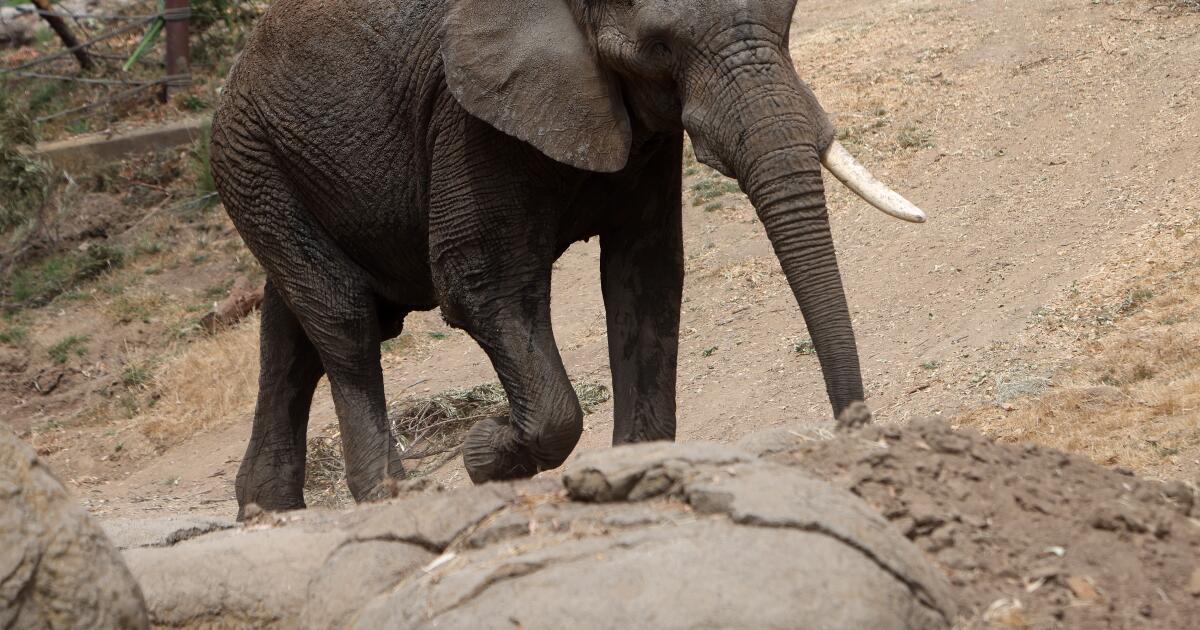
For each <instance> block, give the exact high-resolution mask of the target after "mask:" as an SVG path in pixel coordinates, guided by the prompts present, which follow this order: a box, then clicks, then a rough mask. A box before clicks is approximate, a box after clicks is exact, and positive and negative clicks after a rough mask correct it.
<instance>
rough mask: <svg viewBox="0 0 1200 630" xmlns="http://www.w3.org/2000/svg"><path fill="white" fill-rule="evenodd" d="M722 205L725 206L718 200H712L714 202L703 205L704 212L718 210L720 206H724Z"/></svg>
mask: <svg viewBox="0 0 1200 630" xmlns="http://www.w3.org/2000/svg"><path fill="white" fill-rule="evenodd" d="M724 207H725V206H723V205H722V204H721V202H720V201H714V202H712V203H710V204H708V205H706V206H704V211H705V212H716V211H717V210H720V209H721V208H724Z"/></svg>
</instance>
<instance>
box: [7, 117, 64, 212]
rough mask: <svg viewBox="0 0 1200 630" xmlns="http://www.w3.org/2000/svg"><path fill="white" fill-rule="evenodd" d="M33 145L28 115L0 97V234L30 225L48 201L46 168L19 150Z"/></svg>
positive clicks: (49, 179) (49, 185)
mask: <svg viewBox="0 0 1200 630" xmlns="http://www.w3.org/2000/svg"><path fill="white" fill-rule="evenodd" d="M36 141H37V135H36V133H35V131H34V127H33V122H32V121H31V120H30V118H29V115H28V112H27V111H22V110H21V109H20V108H18V107H14V106H13V105H12V104H11V102H10V99H9V97H8V96H7V95H3V94H0V234H3V233H5V232H8V231H11V230H12V229H14V228H16V227H18V226H22V225H24V224H26V223H28V222H29V221H31V220H32V219H33V217H34V216H35V215H36V214H37V213H38V212H39V211H40V210H41V208H42V207H43V205H44V204H45V203H46V201H47V200H48V199H49V198H50V194H51V188H52V186H53V181H54V177H53V175H52V173H51V170H50V168H49V167H48V166H46V165H45V164H44V163H42V162H40V161H38V160H35V159H33V158H31V157H29V156H28V155H26V154H25V153H24V152H23V150H22V149H24V148H27V147H31V146H33V145H34V143H35V142H36Z"/></svg>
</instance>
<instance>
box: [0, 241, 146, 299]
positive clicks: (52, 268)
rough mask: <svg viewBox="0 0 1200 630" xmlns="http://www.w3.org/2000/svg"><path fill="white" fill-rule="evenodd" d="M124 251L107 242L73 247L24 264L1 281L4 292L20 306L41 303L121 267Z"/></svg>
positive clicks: (0, 285)
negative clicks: (78, 249) (80, 249)
mask: <svg viewBox="0 0 1200 630" xmlns="http://www.w3.org/2000/svg"><path fill="white" fill-rule="evenodd" d="M124 260H125V254H124V252H123V251H122V250H121V249H120V248H117V247H111V246H108V245H102V244H99V245H92V246H90V247H88V248H87V249H86V250H84V251H82V252H80V251H70V252H65V253H61V254H55V255H52V256H48V257H46V258H43V259H42V260H40V261H37V262H36V263H32V264H28V265H23V266H22V267H21V268H19V269H17V270H16V271H15V272H13V274H12V276H11V277H10V278H8V280H7V281H6V282H5V283H3V284H0V293H3V294H5V295H6V297H8V298H9V299H10V300H11V301H12V302H13V303H15V304H17V305H21V306H41V305H43V304H46V303H49V302H50V301H51V300H53V299H54V298H56V297H58V296H59V295H61V294H64V293H67V292H68V291H70V290H71V289H72V288H74V287H75V285H77V284H79V283H81V282H85V281H87V280H91V279H93V278H95V277H97V276H99V275H100V274H102V273H104V272H105V271H107V270H109V269H114V268H117V267H120V266H121V265H122V264H123V262H124Z"/></svg>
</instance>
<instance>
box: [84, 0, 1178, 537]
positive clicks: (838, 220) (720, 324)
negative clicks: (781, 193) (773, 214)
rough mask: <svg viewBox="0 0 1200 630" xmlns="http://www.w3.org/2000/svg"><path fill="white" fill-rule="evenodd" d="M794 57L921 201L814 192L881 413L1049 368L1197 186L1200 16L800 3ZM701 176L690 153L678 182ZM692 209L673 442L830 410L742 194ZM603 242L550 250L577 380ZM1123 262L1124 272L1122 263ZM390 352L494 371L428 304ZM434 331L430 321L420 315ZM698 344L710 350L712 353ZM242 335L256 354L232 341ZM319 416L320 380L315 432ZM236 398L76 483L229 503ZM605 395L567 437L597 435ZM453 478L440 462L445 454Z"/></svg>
mask: <svg viewBox="0 0 1200 630" xmlns="http://www.w3.org/2000/svg"><path fill="white" fill-rule="evenodd" d="M799 5H800V6H799V8H798V10H797V16H796V25H795V28H794V31H793V45H792V50H793V55H794V58H795V60H796V62H797V67H798V69H799V72H800V74H801V76H802V77H804V78H805V79H806V80H808V81H809V82H810V83H811V85H812V86H813V87H814V89H815V91H816V93H817V95H818V97H819V98H820V99H821V101H822V102H823V104H824V105H825V107H826V109H828V110H829V112H830V113H831V115H832V116H833V118H834V121H835V123H836V125H837V126H838V128H839V129H840V130H841V132H842V133H843V136H844V138H843V142H844V143H845V144H847V145H848V146H850V148H851V149H852V150H853V151H855V152H856V153H857V154H858V155H859V157H860V159H861V160H862V161H864V162H865V163H867V164H868V165H870V166H871V167H872V168H873V169H874V170H875V171H876V173H877V174H878V175H880V176H881V178H883V179H885V180H886V181H888V182H889V183H891V184H893V185H894V186H895V187H896V188H897V189H899V190H901V191H904V192H905V193H906V194H907V195H908V196H909V197H910V198H911V199H912V200H913V201H915V202H917V203H918V204H919V205H922V206H924V207H925V208H926V209H927V210H928V211H929V213H930V215H931V220H930V222H929V223H928V224H926V225H923V226H912V225H908V224H902V223H899V222H897V221H895V220H892V219H889V218H887V217H884V216H882V215H881V214H880V213H878V212H876V211H874V210H872V209H870V208H869V207H867V206H866V205H865V204H864V203H862V202H861V201H859V200H857V199H856V198H854V197H852V196H851V195H850V194H849V193H847V192H846V191H845V190H844V189H843V188H841V187H840V186H837V185H834V183H832V182H831V185H830V186H829V190H830V208H831V215H832V221H833V227H834V234H835V238H836V240H837V243H838V249H839V255H840V261H841V264H842V270H843V274H844V277H845V283H846V287H847V291H848V294H849V299H850V304H851V308H852V310H853V313H854V320H855V326H856V330H857V334H858V340H859V344H860V352H861V357H862V361H863V367H864V376H865V379H866V383H867V388H868V392H869V396H870V401H869V402H870V405H871V406H872V408H873V409H874V410H875V412H876V417H877V418H878V419H879V420H881V421H883V422H904V421H907V420H908V419H910V418H913V417H917V416H923V415H941V416H953V415H954V414H955V412H956V411H959V410H961V409H964V408H968V407H971V406H973V405H976V404H979V403H981V402H985V401H988V400H992V399H993V398H994V396H995V395H996V393H995V391H994V389H995V385H996V384H997V383H1002V384H1015V385H1014V386H1016V387H1019V386H1020V383H1022V382H1023V379H1029V378H1035V377H1040V376H1045V375H1047V374H1049V373H1050V371H1052V369H1053V368H1054V366H1056V365H1058V364H1059V362H1061V361H1062V360H1064V359H1066V358H1068V357H1069V356H1070V355H1071V353H1072V352H1073V351H1074V350H1073V349H1074V347H1075V346H1074V345H1073V344H1072V343H1071V342H1072V340H1071V339H1069V338H1062V336H1061V335H1059V336H1055V335H1050V334H1043V333H1041V332H1038V330H1037V329H1034V328H1031V321H1032V320H1033V319H1034V318H1033V315H1034V313H1035V312H1036V311H1037V310H1038V309H1039V308H1041V307H1044V306H1047V305H1052V304H1054V303H1056V302H1060V301H1062V300H1065V299H1069V298H1070V297H1071V295H1072V292H1073V291H1076V290H1078V288H1079V287H1080V286H1086V284H1087V282H1089V281H1091V280H1089V278H1091V277H1093V276H1095V274H1097V273H1100V272H1104V273H1112V272H1113V270H1111V269H1107V268H1106V267H1105V264H1106V263H1107V262H1108V261H1110V260H1114V259H1115V257H1116V256H1117V255H1118V254H1120V253H1128V252H1129V251H1130V250H1131V249H1133V250H1136V249H1137V248H1138V247H1139V243H1138V242H1136V239H1134V238H1133V237H1134V234H1135V232H1136V231H1137V230H1138V228H1140V227H1143V226H1146V225H1148V224H1152V223H1155V222H1157V221H1161V220H1163V219H1164V217H1166V216H1173V215H1174V214H1177V213H1179V212H1181V211H1191V212H1196V210H1197V208H1200V193H1198V189H1197V184H1196V182H1195V181H1194V176H1192V175H1191V173H1192V171H1193V169H1194V165H1195V164H1196V163H1197V162H1198V161H1200V114H1198V113H1197V112H1200V14H1196V13H1186V14H1185V13H1174V12H1169V11H1163V10H1156V9H1154V8H1153V6H1152V4H1150V3H1140V2H1121V3H1119V4H1115V5H1114V4H1108V3H1101V4H1097V3H1094V2H1092V1H1090V0H1037V1H1033V0H1028V1H1023V2H1006V1H1002V0H979V1H974V2H971V1H965V0H917V1H912V0H887V1H871V0H851V1H847V0H801V1H800V3H799ZM708 177H712V175H711V174H710V171H708V170H707V169H700V170H699V172H698V173H697V174H695V175H693V176H692V177H690V178H689V181H688V184H689V186H690V185H692V184H695V183H696V182H697V181H700V180H701V179H703V178H708ZM717 201H719V202H721V203H722V206H723V207H722V208H721V209H719V210H714V211H705V210H704V209H703V208H702V207H693V206H691V205H689V206H688V208H687V210H686V212H685V234H686V239H687V261H688V262H687V268H688V277H687V284H686V289H685V304H684V310H683V323H682V327H683V330H684V333H683V336H682V339H681V344H680V352H681V356H680V374H679V419H680V425H679V437H680V439H682V440H698V439H710V440H718V441H726V442H728V441H732V440H735V439H737V438H738V437H739V436H741V435H744V434H745V433H747V432H750V431H754V430H757V429H761V428H763V427H767V426H772V425H777V424H785V423H797V422H821V421H822V420H821V419H823V418H825V417H826V416H828V415H829V408H828V403H827V400H826V396H825V393H824V389H823V384H822V381H821V378H820V373H819V368H818V366H817V362H816V358H815V356H812V355H805V354H801V353H798V352H796V351H795V349H794V343H795V341H796V340H798V339H802V338H805V337H806V336H807V335H806V333H805V331H804V327H803V324H802V320H801V317H800V313H799V310H798V308H797V307H796V306H795V303H794V302H793V299H792V296H791V295H790V292H789V291H788V289H787V287H786V285H785V283H784V281H783V279H782V274H781V273H780V272H779V270H778V266H777V263H776V262H775V261H774V259H773V257H772V256H771V253H770V247H769V244H768V242H767V239H766V237H765V235H764V234H763V231H762V229H761V227H760V226H759V224H758V223H757V221H756V220H755V218H754V213H753V210H752V209H751V208H750V207H749V205H748V204H747V203H746V202H745V200H744V199H743V198H741V196H740V195H729V196H726V197H722V198H720V199H718V200H717ZM598 260H599V248H598V245H597V243H595V242H592V243H587V244H580V245H578V246H576V247H573V248H572V249H571V250H570V251H568V252H567V254H566V255H565V256H564V257H563V258H562V259H561V261H560V262H559V263H558V270H557V272H556V274H555V284H554V298H553V299H554V303H553V312H554V321H555V330H556V333H557V338H558V341H559V344H560V347H561V348H562V350H563V356H564V359H565V362H566V365H567V366H568V370H569V372H570V374H571V376H572V378H575V379H590V380H595V381H599V382H607V381H608V378H609V375H608V367H607V350H606V341H605V335H604V316H603V308H602V302H601V297H600V291H599V279H598ZM1117 272H1119V270H1117ZM408 330H410V331H413V332H414V333H415V334H416V338H417V339H418V342H417V343H416V344H413V346H412V347H410V348H406V349H405V350H404V351H401V352H399V353H389V355H388V356H387V357H386V359H385V362H386V368H387V369H386V379H387V386H388V388H389V394H390V395H391V396H392V397H397V396H399V395H401V392H402V391H403V392H404V393H407V394H421V393H426V392H438V391H442V390H445V389H450V388H456V387H464V386H469V385H474V384H478V383H483V382H488V381H491V380H494V375H493V373H492V371H491V368H490V366H489V365H488V363H487V361H486V359H485V357H484V355H483V353H482V352H481V351H480V350H479V349H478V348H477V347H476V346H475V345H474V343H473V342H471V341H470V340H469V339H468V338H467V337H466V336H465V335H463V334H462V333H459V332H456V331H449V330H448V329H446V328H445V327H444V326H443V325H442V324H441V322H440V320H439V318H438V317H437V315H436V314H432V313H431V314H421V315H418V316H414V317H412V318H410V321H409V324H408ZM438 331H445V332H449V336H448V337H447V338H445V339H440V340H437V339H433V338H431V337H429V335H427V333H429V332H438ZM714 348H715V350H714ZM245 351H246V352H248V353H252V352H254V349H253V348H249V347H248V348H246V349H245ZM332 421H333V413H332V405H331V404H330V403H329V401H328V394H327V393H324V392H318V395H317V403H316V405H315V407H314V412H313V420H312V427H313V429H314V430H321V429H323V428H324V427H327V426H329V424H330V423H331V422H332ZM248 432H249V409H247V410H246V415H244V416H243V417H239V418H233V419H230V422H229V424H228V425H226V426H225V428H221V429H219V430H215V431H212V432H208V433H203V434H199V435H196V436H195V437H194V438H193V439H191V440H189V441H187V442H186V443H184V444H183V445H181V446H179V447H176V448H173V449H170V450H168V451H167V452H166V453H164V454H163V455H162V456H160V457H158V458H156V459H153V460H151V461H150V462H149V463H148V465H145V466H141V467H139V468H138V469H137V470H130V471H128V476H127V477H126V478H125V479H123V480H120V481H114V482H108V483H103V484H97V485H88V486H82V487H80V488H79V494H80V495H81V498H83V499H84V501H85V502H86V503H88V504H89V507H91V509H92V510H93V511H95V512H98V513H101V514H118V513H119V514H122V515H131V514H137V513H140V512H147V511H157V510H162V509H164V508H165V509H168V510H173V511H174V510H179V511H183V510H200V511H206V512H220V513H225V514H228V513H231V512H232V511H233V507H232V502H231V499H232V487H231V486H232V479H233V476H234V474H235V472H236V466H237V462H238V460H239V458H240V455H241V452H242V449H243V448H244V445H245V441H246V438H247V435H248ZM610 436H611V403H610V404H607V405H605V406H603V407H601V408H600V409H598V410H597V412H596V413H594V414H593V415H590V416H588V417H587V418H586V420H585V433H584V437H583V441H582V443H581V445H580V450H585V449H594V448H602V447H604V446H605V445H606V444H607V443H608V441H609V439H610ZM440 476H441V477H442V478H443V479H444V480H445V481H447V482H450V483H452V484H454V483H464V482H465V476H464V475H463V474H462V472H461V469H460V466H459V465H458V464H457V462H455V463H453V464H451V465H449V466H448V467H447V468H446V469H445V470H443V471H441V473H440Z"/></svg>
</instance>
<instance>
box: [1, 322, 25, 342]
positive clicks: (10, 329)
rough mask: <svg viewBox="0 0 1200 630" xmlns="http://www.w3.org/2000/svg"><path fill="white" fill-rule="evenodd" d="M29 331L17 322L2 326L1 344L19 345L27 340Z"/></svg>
mask: <svg viewBox="0 0 1200 630" xmlns="http://www.w3.org/2000/svg"><path fill="white" fill-rule="evenodd" d="M28 335H29V331H28V330H26V329H25V327H24V326H18V325H16V324H13V325H7V326H3V327H0V344H5V345H9V346H15V345H19V344H21V343H22V342H24V341H25V338H26V337H27V336H28Z"/></svg>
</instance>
